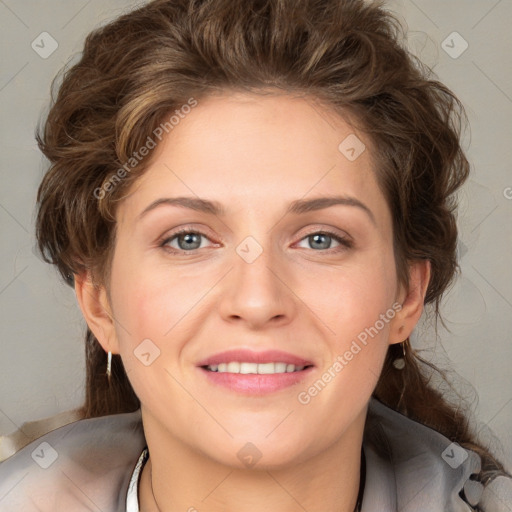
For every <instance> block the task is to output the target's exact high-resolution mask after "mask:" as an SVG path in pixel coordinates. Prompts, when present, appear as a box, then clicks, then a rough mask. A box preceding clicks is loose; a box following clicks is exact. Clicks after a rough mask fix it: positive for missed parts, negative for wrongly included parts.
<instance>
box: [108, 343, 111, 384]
mask: <svg viewBox="0 0 512 512" xmlns="http://www.w3.org/2000/svg"><path fill="white" fill-rule="evenodd" d="M111 376H112V352H110V350H109V351H108V354H107V379H108V382H109V383H110V377H111Z"/></svg>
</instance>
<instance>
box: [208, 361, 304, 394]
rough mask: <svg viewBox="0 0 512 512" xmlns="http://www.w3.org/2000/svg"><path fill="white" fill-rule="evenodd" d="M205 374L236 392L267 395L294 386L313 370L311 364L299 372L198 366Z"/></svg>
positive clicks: (216, 382)
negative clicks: (231, 370) (212, 369)
mask: <svg viewBox="0 0 512 512" xmlns="http://www.w3.org/2000/svg"><path fill="white" fill-rule="evenodd" d="M199 370H200V371H201V372H203V373H204V374H205V375H206V378H207V379H208V380H209V381H210V382H213V383H214V384H217V385H219V386H223V387H225V388H228V389H230V390H231V391H234V392H236V393H241V394H244V395H267V394H269V393H274V392H276V391H280V390H282V389H286V388H288V387H290V386H295V385H297V384H299V382H301V381H302V380H304V379H305V378H306V377H307V376H308V375H309V374H310V373H311V371H312V370H313V367H312V366H309V367H308V368H305V369H304V370H301V371H299V372H290V373H273V374H254V373H249V374H243V373H228V372H223V373H219V372H210V371H208V370H206V369H204V368H199Z"/></svg>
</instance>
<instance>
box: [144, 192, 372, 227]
mask: <svg viewBox="0 0 512 512" xmlns="http://www.w3.org/2000/svg"><path fill="white" fill-rule="evenodd" d="M163 204H166V205H172V206H179V207H182V208H189V209H191V210H196V211H199V212H203V213H208V214H211V215H216V216H224V215H226V210H225V208H224V207H223V206H222V205H221V204H220V203H219V202H217V201H210V200H207V199H201V198H198V197H186V196H182V197H163V198H160V199H157V200H156V201H153V202H152V203H151V204H150V205H149V206H147V207H146V208H145V209H144V210H143V211H142V213H140V215H139V216H138V220H140V219H141V218H142V217H144V216H145V215H146V214H147V213H148V212H150V211H151V210H154V209H155V208H157V207H158V206H161V205H163ZM335 205H345V206H355V207H357V208H360V209H361V210H363V211H364V212H366V213H367V214H368V216H369V217H370V219H371V221H372V222H373V224H375V225H376V221H375V217H374V215H373V213H372V211H371V210H370V209H369V208H368V207H367V206H366V205H365V204H364V203H362V202H361V201H359V200H358V199H356V198H355V197H349V196H328V197H317V198H314V199H298V200H296V201H293V202H292V203H290V205H289V206H288V208H287V210H286V214H289V213H291V214H296V215H300V214H303V213H307V212H312V211H317V210H323V209H324V208H328V207H330V206H335Z"/></svg>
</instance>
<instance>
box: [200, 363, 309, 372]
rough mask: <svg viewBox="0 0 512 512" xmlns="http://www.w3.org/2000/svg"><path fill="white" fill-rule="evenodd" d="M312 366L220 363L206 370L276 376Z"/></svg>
mask: <svg viewBox="0 0 512 512" xmlns="http://www.w3.org/2000/svg"><path fill="white" fill-rule="evenodd" d="M311 366H312V365H306V366H296V365H294V364H287V363H282V362H276V363H249V362H237V361H231V362H229V363H219V364H212V365H205V366H202V367H201V368H204V369H205V370H207V371H210V372H216V373H234V374H242V375H274V374H283V373H294V372H300V371H302V370H305V369H306V368H310V367H311Z"/></svg>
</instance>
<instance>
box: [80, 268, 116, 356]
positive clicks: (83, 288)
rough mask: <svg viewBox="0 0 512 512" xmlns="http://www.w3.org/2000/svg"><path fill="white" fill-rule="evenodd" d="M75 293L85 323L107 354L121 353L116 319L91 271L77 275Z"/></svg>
mask: <svg viewBox="0 0 512 512" xmlns="http://www.w3.org/2000/svg"><path fill="white" fill-rule="evenodd" d="M75 293H76V298H77V301H78V304H79V306H80V309H81V310H82V314H83V315H84V318H85V321H86V322H87V325H88V326H89V329H91V331H92V333H93V334H94V336H95V337H96V339H97V340H98V341H99V343H100V345H101V346H102V347H103V350H105V352H109V351H110V352H112V353H114V354H117V353H119V346H118V342H117V336H116V331H115V323H114V317H113V315H112V309H111V306H110V304H109V301H108V296H107V290H106V288H105V287H104V286H103V285H101V286H100V285H97V284H95V283H93V281H92V276H91V273H90V271H85V272H83V273H82V274H75Z"/></svg>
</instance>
